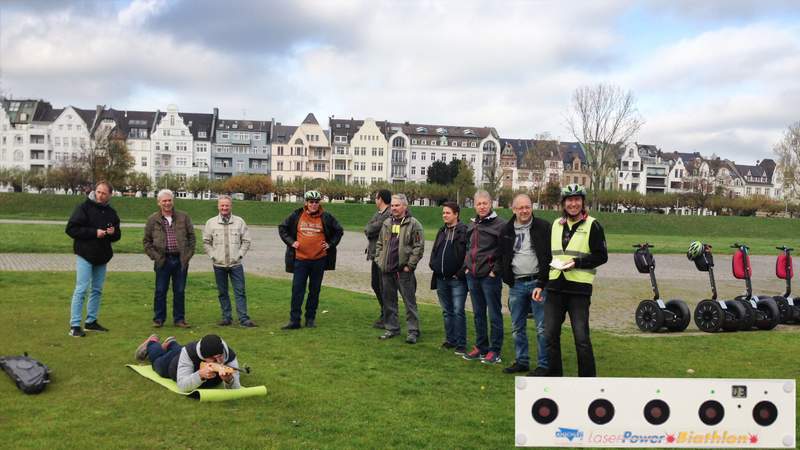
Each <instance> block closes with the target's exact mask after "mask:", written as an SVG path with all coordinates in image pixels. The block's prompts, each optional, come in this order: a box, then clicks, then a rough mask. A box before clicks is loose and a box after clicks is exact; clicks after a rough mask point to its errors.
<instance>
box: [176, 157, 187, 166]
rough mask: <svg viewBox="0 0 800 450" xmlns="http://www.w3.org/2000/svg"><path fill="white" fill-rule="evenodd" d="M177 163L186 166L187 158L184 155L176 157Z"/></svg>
mask: <svg viewBox="0 0 800 450" xmlns="http://www.w3.org/2000/svg"><path fill="white" fill-rule="evenodd" d="M175 165H176V166H178V167H186V158H185V157H182V156H179V157H177V158H175Z"/></svg>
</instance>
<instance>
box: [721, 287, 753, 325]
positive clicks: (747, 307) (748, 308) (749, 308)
mask: <svg viewBox="0 0 800 450" xmlns="http://www.w3.org/2000/svg"><path fill="white" fill-rule="evenodd" d="M733 301H736V302H739V304H740V305H742V308H743V309H744V315H743V316H740V317H741V322H740V323H739V330H741V331H750V330H752V329H753V327H755V326H756V308H754V307H753V305H751V304H750V300H746V297H745V296H744V295H740V296H738V297H736V298H734V299H733ZM726 304H727V303H726Z"/></svg>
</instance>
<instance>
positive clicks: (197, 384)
mask: <svg viewBox="0 0 800 450" xmlns="http://www.w3.org/2000/svg"><path fill="white" fill-rule="evenodd" d="M135 356H136V359H137V360H138V361H146V360H149V361H150V363H151V364H152V366H153V370H154V371H155V372H156V373H157V374H159V375H160V376H162V377H164V378H171V379H172V380H174V381H175V382H176V383H177V385H178V389H180V390H181V391H182V392H191V391H193V390H195V389H199V388H212V387H216V386H217V385H219V384H220V383H223V385H224V386H225V388H226V389H239V388H240V387H242V386H241V384H239V361H238V360H237V359H236V352H235V351H233V349H232V348H230V347H228V344H226V343H225V341H224V340H222V338H221V337H219V336H217V335H216V334H207V335H205V336H203V337H202V338H201V339H200V340H199V341H193V342H189V343H188V344H186V345H180V344H179V343H178V341H176V340H175V338H174V337H173V336H170V337H168V338H166V339H164V342H159V338H158V336H157V335H155V334H151V335H150V337H148V338H147V339H145V341H144V342H142V343H141V344H139V347H137V348H136V354H135ZM203 363H216V364H222V365H224V366H227V367H229V368H232V369H233V370H218V369H219V367H218V366H217V367H215V366H214V364H203ZM220 372H221V373H220Z"/></svg>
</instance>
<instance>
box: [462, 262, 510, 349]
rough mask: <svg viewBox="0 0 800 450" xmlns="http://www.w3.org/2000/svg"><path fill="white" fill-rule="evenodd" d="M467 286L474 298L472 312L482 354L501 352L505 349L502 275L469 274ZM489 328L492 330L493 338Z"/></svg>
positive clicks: (476, 342) (476, 336)
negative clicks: (476, 275) (478, 275)
mask: <svg viewBox="0 0 800 450" xmlns="http://www.w3.org/2000/svg"><path fill="white" fill-rule="evenodd" d="M467 287H468V288H469V296H470V298H471V299H472V313H473V318H474V320H475V346H476V347H478V349H479V350H480V352H481V354H484V353H487V352H489V351H492V352H495V353H498V354H499V353H500V351H501V350H502V349H503V303H502V299H501V295H502V292H503V281H502V280H501V279H500V277H490V276H488V275H487V276H485V277H481V278H476V277H473V276H472V274H467ZM487 312H488V318H489V320H488V327H487V320H486V318H487ZM487 328H488V330H487ZM489 330H491V338H490V335H489Z"/></svg>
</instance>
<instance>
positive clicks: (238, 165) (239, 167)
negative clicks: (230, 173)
mask: <svg viewBox="0 0 800 450" xmlns="http://www.w3.org/2000/svg"><path fill="white" fill-rule="evenodd" d="M236 170H238V171H242V170H244V161H241V160H239V161H236Z"/></svg>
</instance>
